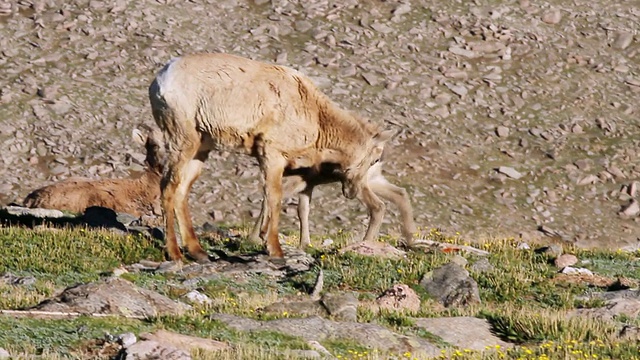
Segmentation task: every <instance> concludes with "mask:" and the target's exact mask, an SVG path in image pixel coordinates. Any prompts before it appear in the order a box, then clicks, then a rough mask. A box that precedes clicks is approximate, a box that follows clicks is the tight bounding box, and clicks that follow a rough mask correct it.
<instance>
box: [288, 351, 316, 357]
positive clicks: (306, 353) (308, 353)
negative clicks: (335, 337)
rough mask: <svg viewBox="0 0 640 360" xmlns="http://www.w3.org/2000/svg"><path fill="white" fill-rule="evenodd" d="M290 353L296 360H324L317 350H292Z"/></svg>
mask: <svg viewBox="0 0 640 360" xmlns="http://www.w3.org/2000/svg"><path fill="white" fill-rule="evenodd" d="M289 353H290V354H292V355H294V356H295V357H296V359H322V358H323V357H324V356H323V355H320V353H319V352H317V351H315V350H290V351H289Z"/></svg>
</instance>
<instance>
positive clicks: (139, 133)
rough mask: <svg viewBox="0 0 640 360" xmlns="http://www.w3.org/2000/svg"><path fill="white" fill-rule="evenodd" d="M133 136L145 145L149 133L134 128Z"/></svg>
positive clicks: (136, 140) (134, 139)
mask: <svg viewBox="0 0 640 360" xmlns="http://www.w3.org/2000/svg"><path fill="white" fill-rule="evenodd" d="M131 137H132V138H133V141H135V142H137V143H138V144H140V145H144V144H145V143H146V142H147V135H145V134H143V133H142V131H140V130H139V129H133V132H132V133H131Z"/></svg>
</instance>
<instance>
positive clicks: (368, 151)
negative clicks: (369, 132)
mask: <svg viewBox="0 0 640 360" xmlns="http://www.w3.org/2000/svg"><path fill="white" fill-rule="evenodd" d="M395 134H396V131H394V130H384V131H380V132H377V133H376V134H375V135H373V136H372V137H371V138H369V139H368V140H367V141H366V142H365V143H364V144H360V146H357V147H355V148H354V149H352V151H351V153H349V154H345V153H340V154H338V153H335V151H333V152H325V154H324V155H323V157H324V161H325V162H334V163H338V164H340V165H341V166H340V168H341V170H342V176H341V177H342V178H343V180H342V194H343V195H344V196H345V197H346V198H348V199H353V198H355V197H357V196H358V194H359V193H360V191H361V190H362V187H363V186H364V184H365V182H366V181H367V180H366V179H367V172H368V171H369V169H370V168H371V166H373V165H375V164H377V163H378V162H379V161H380V160H381V158H382V153H383V152H384V148H385V144H386V143H387V141H389V139H391V138H392V137H393V136H394V135H395Z"/></svg>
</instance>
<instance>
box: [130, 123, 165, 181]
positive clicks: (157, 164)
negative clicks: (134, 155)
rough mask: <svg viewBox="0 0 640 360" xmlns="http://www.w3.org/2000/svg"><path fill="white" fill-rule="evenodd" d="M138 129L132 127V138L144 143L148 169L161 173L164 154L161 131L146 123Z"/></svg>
mask: <svg viewBox="0 0 640 360" xmlns="http://www.w3.org/2000/svg"><path fill="white" fill-rule="evenodd" d="M140 129H141V130H140ZM140 129H133V133H132V137H133V140H134V141H135V142H137V143H139V144H141V145H144V147H145V150H146V158H145V163H146V164H147V166H148V167H149V169H150V170H151V171H153V172H154V173H157V174H162V171H163V168H164V156H165V147H164V137H163V135H162V131H160V129H158V128H156V127H150V126H147V125H141V126H140Z"/></svg>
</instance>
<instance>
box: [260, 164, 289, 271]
mask: <svg viewBox="0 0 640 360" xmlns="http://www.w3.org/2000/svg"><path fill="white" fill-rule="evenodd" d="M259 162H260V168H261V169H262V173H263V174H264V180H265V181H264V201H266V204H267V206H266V209H267V218H268V220H269V221H268V225H267V229H268V230H267V235H266V245H267V253H268V254H269V256H270V257H272V258H276V259H282V258H284V253H283V252H282V247H281V246H280V240H279V239H278V221H279V220H280V210H281V208H282V175H283V173H284V169H285V166H286V164H287V162H286V160H285V159H284V158H282V156H281V155H280V154H278V153H271V154H270V153H269V152H266V154H265V156H264V157H262V158H261V159H259ZM263 226H264V224H263Z"/></svg>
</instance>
